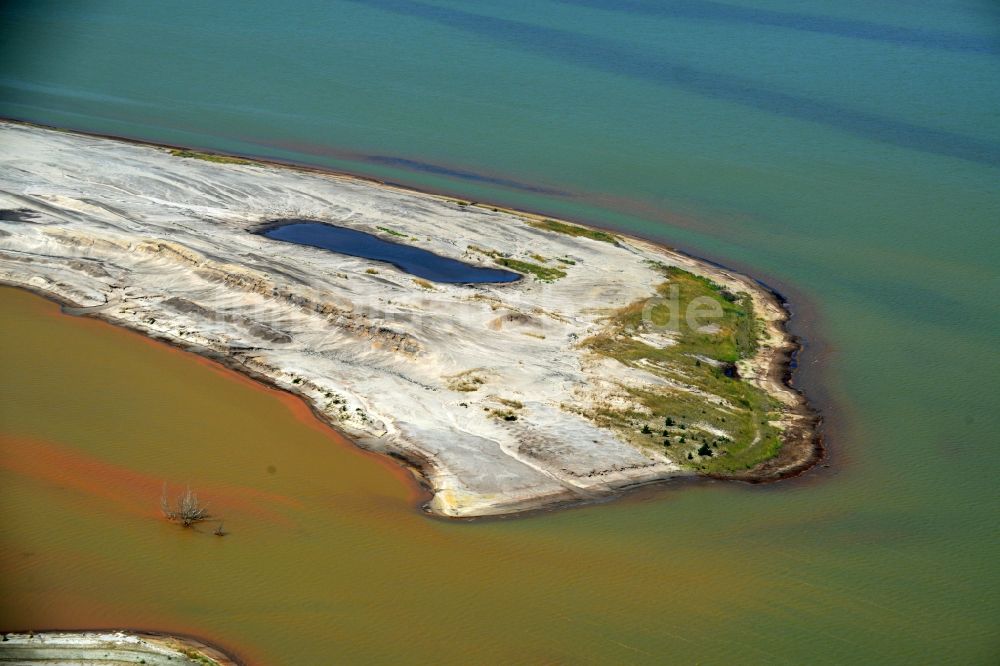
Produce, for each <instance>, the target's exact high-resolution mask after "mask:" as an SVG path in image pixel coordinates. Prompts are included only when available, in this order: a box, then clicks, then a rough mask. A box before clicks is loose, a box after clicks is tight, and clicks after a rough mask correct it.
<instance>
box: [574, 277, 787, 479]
mask: <svg viewBox="0 0 1000 666" xmlns="http://www.w3.org/2000/svg"><path fill="white" fill-rule="evenodd" d="M660 268H661V269H662V271H663V273H664V274H665V276H666V277H667V278H668V279H667V281H666V282H664V283H662V284H660V285H659V286H658V287H657V294H658V295H657V296H656V297H655V300H650V299H643V300H640V301H637V302H635V303H631V304H629V305H628V306H626V307H624V308H622V309H620V310H618V311H616V312H615V313H614V314H613V315H612V316H611V318H610V322H609V323H610V325H609V326H608V328H607V330H606V331H605V332H602V333H600V334H598V335H596V336H593V337H591V338H588V339H587V340H584V341H583V343H582V344H583V345H585V346H586V347H588V348H589V349H590V350H592V351H593V352H595V353H597V354H600V355H602V356H606V357H608V358H613V359H616V360H618V361H619V362H621V363H624V364H625V365H628V366H630V367H635V368H641V369H642V370H644V371H647V372H651V373H653V374H655V375H658V376H660V377H662V378H664V379H666V380H669V381H670V382H671V384H672V385H670V386H664V387H662V388H657V389H655V390H653V389H650V388H642V389H638V388H627V389H625V390H626V391H627V392H628V395H629V398H630V399H631V400H632V402H633V403H634V404H635V405H637V406H639V407H640V408H636V409H630V410H629V409H620V408H619V409H613V408H610V407H608V408H600V409H597V410H595V411H594V413H591V414H587V416H589V417H590V418H592V419H593V420H594V421H595V422H597V423H599V424H601V425H604V426H606V427H610V428H613V429H614V430H616V431H617V432H619V433H621V434H622V435H623V436H624V437H626V438H627V439H628V440H629V441H632V442H634V443H637V444H640V445H643V446H647V447H661V451H663V452H664V453H665V454H666V455H668V456H670V457H671V458H672V459H674V460H676V461H677V462H679V463H681V464H683V465H685V466H687V467H690V468H693V469H697V470H699V471H703V472H723V473H724V472H731V471H738V470H744V469H748V468H750V467H753V466H755V465H757V464H759V463H761V462H763V461H765V460H768V459H769V458H773V457H774V456H775V455H777V453H778V450H779V449H780V447H781V438H780V434H781V433H780V431H779V430H778V429H777V428H775V427H774V426H772V425H771V424H770V421H772V420H774V419H775V418H776V417H777V416H778V415H779V414H778V413H777V410H778V409H779V406H778V405H777V403H775V401H773V400H772V399H771V398H770V396H768V395H767V393H766V392H764V391H763V390H762V389H759V388H757V387H756V386H753V385H752V384H749V383H747V382H745V381H743V380H741V379H739V378H738V377H737V376H736V372H735V362H736V361H737V360H739V359H742V358H747V357H749V356H752V355H753V353H754V351H755V350H756V348H757V338H758V332H759V327H758V323H757V320H756V318H755V316H754V311H753V302H752V300H751V299H750V297H749V295H747V294H732V293H730V292H728V291H727V290H726V289H724V288H723V287H721V286H719V285H717V284H715V283H714V282H712V281H710V280H707V279H705V278H703V277H701V276H697V275H694V274H692V273H689V272H687V271H684V270H681V269H678V268H675V267H667V266H661V267H660ZM696 299H700V300H698V301H697V302H696ZM693 304H694V305H696V306H697V305H700V306H701V311H711V312H713V313H714V315H713V316H711V317H709V318H706V319H704V321H705V322H706V324H707V326H700V327H698V328H696V329H692V328H691V327H690V326H689V325H688V322H687V321H686V318H685V316H684V314H685V313H686V312H687V311H688V309H689V308H690V307H692V305H693ZM712 304H714V306H712ZM650 323H651V324H652V326H651V325H650ZM661 326H662V327H666V328H667V330H668V336H669V338H670V340H672V342H673V344H666V345H664V346H655V345H653V344H650V343H647V342H644V341H643V340H640V339H636V337H635V336H639V335H642V334H643V333H646V332H648V331H650V330H656V329H657V328H658V327H661ZM703 359H704V360H703Z"/></svg>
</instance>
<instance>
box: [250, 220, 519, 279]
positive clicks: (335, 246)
mask: <svg viewBox="0 0 1000 666" xmlns="http://www.w3.org/2000/svg"><path fill="white" fill-rule="evenodd" d="M258 233H259V234H260V235H262V236H264V237H266V238H272V239H274V240H280V241H286V242H289V243H297V244H299V245H309V246H311V247H318V248H322V249H324V250H330V251H331V252H339V253H341V254H346V255H349V256H352V257H363V258H365V259H374V260H375V261H384V262H387V263H390V264H392V265H393V266H395V267H396V268H398V269H399V270H401V271H405V272H407V273H409V274H410V275H415V276H417V277H420V278H424V279H426V280H431V281H432V282H450V283H468V282H514V281H515V280H518V279H520V277H521V276H520V274H518V273H514V272H512V271H505V270H502V269H500V268H484V267H481V266H474V265H472V264H467V263H465V262H463V261H458V260H457V259H450V258H448V257H442V256H441V255H438V254H434V253H433V252H429V251H427V250H424V249H421V248H419V247H413V246H412V245H403V244H402V243H394V242H392V241H389V240H385V239H384V238H379V237H378V236H375V235H373V234H369V233H365V232H363V231H357V230H355V229H347V228H345V227H338V226H335V225H333V224H326V223H324V222H309V221H306V220H278V221H276V222H275V223H274V225H273V226H270V227H268V228H266V229H265V230H264V231H261V232H258Z"/></svg>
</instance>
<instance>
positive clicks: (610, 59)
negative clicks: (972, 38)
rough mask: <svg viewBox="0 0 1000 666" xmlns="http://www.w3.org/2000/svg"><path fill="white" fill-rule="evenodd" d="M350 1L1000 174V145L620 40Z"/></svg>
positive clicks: (411, 5)
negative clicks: (764, 84) (656, 54)
mask: <svg viewBox="0 0 1000 666" xmlns="http://www.w3.org/2000/svg"><path fill="white" fill-rule="evenodd" d="M351 1H352V2H357V3H360V4H364V5H368V6H370V7H374V8H376V9H382V10H385V11H389V12H393V13H396V14H401V15H405V16H413V17H416V18H420V19H424V20H427V21H433V22H435V23H438V24H440V25H444V26H448V27H450V28H455V29H459V30H464V31H466V32H470V33H473V34H476V35H480V36H482V37H484V38H487V39H492V40H495V41H498V42H503V43H507V44H511V45H513V46H515V47H517V48H519V49H523V50H524V51H527V52H531V53H536V54H539V55H542V56H545V57H548V58H554V59H558V60H562V61H564V62H567V63H570V64H573V65H576V66H579V67H589V68H591V69H596V70H601V71H605V72H610V73H612V74H617V75H622V76H630V77H633V78H636V79H641V80H644V81H649V82H651V83H656V84H659V85H663V86H670V87H675V88H679V89H681V90H684V91H687V92H690V93H695V94H698V95H703V96H705V97H709V98H713V99H721V100H725V101H728V102H734V103H737V104H742V105H744V106H747V107H750V108H753V109H757V110H758V111H765V112H767V113H772V114H774V115H776V116H780V117H784V118H792V119H794V120H804V121H809V122H814V123H818V124H821V125H825V126H827V127H830V128H832V129H837V130H840V131H843V132H848V133H850V134H853V135H855V136H857V137H860V138H863V139H868V140H870V141H877V142H880V143H885V144H889V145H893V146H897V147H900V148H907V149H910V150H918V151H921V152H925V153H931V154H935V155H941V156H944V157H954V158H958V159H963V160H968V161H970V162H976V163H979V164H983V165H986V166H992V167H1000V145H998V144H996V143H993V142H991V141H984V140H980V139H977V138H975V137H971V136H966V135H964V134H958V133H956V132H950V131H948V130H941V129H935V128H932V127H924V126H921V125H915V124H913V123H908V122H906V121H902V120H896V119H893V118H890V117H886V116H882V115H879V114H876V113H869V112H867V111H859V110H857V109H852V108H849V107H846V106H842V105H839V104H835V103H832V102H826V101H820V100H816V99H811V98H809V97H804V96H802V95H795V94H790V93H784V92H780V91H778V90H772V89H769V88H765V87H762V86H760V85H758V84H756V83H754V82H751V81H748V80H745V79H741V78H739V77H735V76H730V75H727V74H721V73H716V72H709V71H706V70H700V69H696V68H694V67H691V66H689V65H686V64H682V63H677V62H671V61H669V60H666V59H663V58H655V57H651V56H648V55H645V54H642V53H639V52H636V51H634V50H632V49H630V48H628V47H627V46H624V45H622V44H620V43H618V42H616V41H613V40H609V39H602V38H600V37H594V36H589V35H582V34H578V33H574V32H570V31H568V30H560V29H557V28H548V27H544V26H538V25H532V24H529V23H524V22H522V21H514V20H511V19H502V18H497V17H493V16H485V15H482V14H474V13H471V12H465V11H461V10H455V9H449V8H445V7H438V6H434V5H427V4H423V3H421V2H415V1H413V0H351Z"/></svg>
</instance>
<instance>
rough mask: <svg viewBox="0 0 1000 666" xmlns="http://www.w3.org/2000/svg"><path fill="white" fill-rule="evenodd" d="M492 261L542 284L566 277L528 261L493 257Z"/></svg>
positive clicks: (561, 272)
mask: <svg viewBox="0 0 1000 666" xmlns="http://www.w3.org/2000/svg"><path fill="white" fill-rule="evenodd" d="M493 261H495V262H496V263H498V264H500V265H501V266H504V267H506V268H510V269H511V270H515V271H517V272H518V273H530V274H532V275H534V276H535V277H536V278H537V279H539V280H541V281H542V282H552V281H553V280H558V279H559V278H563V277H566V271H563V270H560V269H558V268H550V267H548V266H541V265H539V264H533V263H531V262H530V261H520V260H518V259H510V258H509V257H494V258H493Z"/></svg>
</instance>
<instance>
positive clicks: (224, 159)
mask: <svg viewBox="0 0 1000 666" xmlns="http://www.w3.org/2000/svg"><path fill="white" fill-rule="evenodd" d="M170 154H171V155H173V156H174V157H187V158H191V159H195V160H204V161H206V162H215V163H217V164H250V165H252V164H254V163H253V162H251V161H250V160H244V159H241V158H239V157H229V156H228V155H213V154H212V153H199V152H197V151H195V150H182V149H180V148H173V149H171V150H170Z"/></svg>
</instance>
